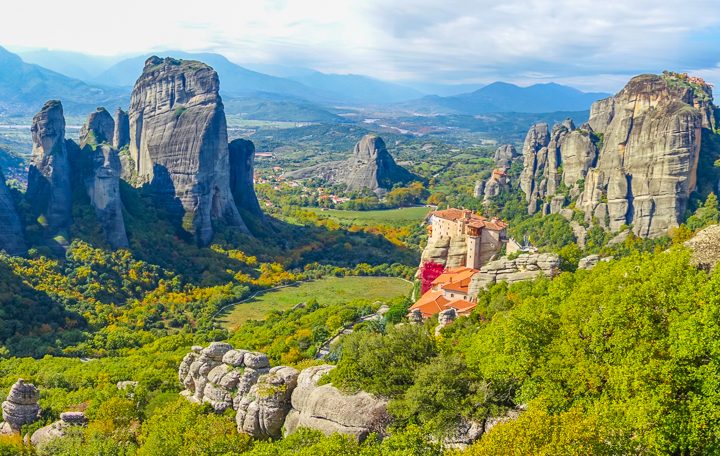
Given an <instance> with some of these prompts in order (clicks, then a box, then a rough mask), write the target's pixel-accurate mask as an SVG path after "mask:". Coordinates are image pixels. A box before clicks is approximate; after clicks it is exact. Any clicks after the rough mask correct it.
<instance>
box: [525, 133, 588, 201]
mask: <svg viewBox="0 0 720 456" xmlns="http://www.w3.org/2000/svg"><path fill="white" fill-rule="evenodd" d="M594 138H595V137H594V136H593V134H592V130H591V129H590V127H589V126H588V125H583V126H582V127H580V128H575V125H574V124H573V122H572V121H571V120H569V119H568V120H566V121H565V122H563V123H562V124H557V125H555V126H553V128H552V129H549V128H548V125H547V124H544V123H541V124H536V125H533V126H532V127H531V128H530V131H529V132H528V134H527V136H526V137H525V144H524V146H523V172H522V174H521V176H520V188H521V189H522V190H523V192H525V197H526V200H527V202H528V213H529V214H534V213H536V212H537V211H539V210H540V211H542V212H543V213H558V212H559V211H560V209H562V207H563V205H564V204H565V202H566V198H568V197H572V196H577V195H578V192H579V189H578V186H579V185H580V184H581V183H582V180H583V179H585V176H586V175H587V172H588V170H589V169H590V168H591V167H592V166H593V165H594V163H595V161H596V159H597V148H596V146H595V142H594Z"/></svg>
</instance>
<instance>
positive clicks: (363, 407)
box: [285, 365, 390, 441]
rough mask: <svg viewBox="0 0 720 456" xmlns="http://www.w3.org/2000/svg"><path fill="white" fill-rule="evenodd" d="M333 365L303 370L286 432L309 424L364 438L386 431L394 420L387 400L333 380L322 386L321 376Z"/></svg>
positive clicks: (330, 432) (323, 430) (325, 429)
mask: <svg viewBox="0 0 720 456" xmlns="http://www.w3.org/2000/svg"><path fill="white" fill-rule="evenodd" d="M333 367H334V366H329V365H323V366H314V367H309V368H307V369H305V370H303V371H302V372H301V373H300V376H299V377H298V381H297V387H296V388H295V391H294V392H293V394H292V410H291V411H290V413H289V414H288V416H287V419H286V420H285V434H286V435H287V434H292V433H293V432H295V430H297V429H298V428H302V427H307V428H311V429H317V430H319V431H321V432H323V433H324V434H327V435H329V434H333V433H335V432H338V433H341V434H346V435H352V436H355V437H356V438H357V439H358V440H361V441H362V440H364V439H365V438H366V437H367V436H368V435H369V434H370V433H373V432H376V433H378V434H380V435H383V434H384V433H385V428H386V427H387V425H388V424H389V421H390V419H389V415H388V413H387V402H386V401H385V400H383V399H379V398H376V397H374V396H372V395H370V394H368V393H366V392H359V393H356V394H344V393H342V392H341V391H340V390H338V389H337V388H335V387H334V386H332V385H330V384H326V385H321V386H318V384H317V382H318V380H320V378H321V377H322V376H323V375H324V374H326V373H327V372H329V371H330V370H331V369H333Z"/></svg>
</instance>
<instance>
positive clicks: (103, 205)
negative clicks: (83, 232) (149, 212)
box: [68, 108, 128, 248]
mask: <svg viewBox="0 0 720 456" xmlns="http://www.w3.org/2000/svg"><path fill="white" fill-rule="evenodd" d="M114 130H115V121H114V120H113V119H112V117H111V116H110V114H109V113H108V112H107V111H106V110H105V109H104V108H98V110H97V111H96V112H94V113H92V114H90V117H89V118H88V120H87V122H86V123H85V125H84V126H83V130H82V131H83V133H81V135H80V137H81V142H80V145H81V147H82V149H81V150H74V151H71V154H70V156H71V159H72V160H73V161H77V163H74V166H73V169H75V170H77V172H78V176H77V177H79V178H81V179H82V181H83V184H84V185H85V192H86V193H87V195H88V197H89V198H90V204H91V205H92V206H93V208H94V210H95V215H96V217H97V219H98V221H99V222H100V226H101V227H102V230H103V233H104V234H105V239H106V240H107V241H108V244H110V246H111V247H112V248H123V247H127V246H128V238H127V233H126V232H125V221H124V219H123V214H122V207H123V205H122V200H121V198H120V176H121V173H122V171H121V163H120V156H119V154H118V151H117V149H115V148H114V147H112V146H111V145H110V142H112V141H113V132H114ZM68 148H73V145H72V144H70V143H69V144H68Z"/></svg>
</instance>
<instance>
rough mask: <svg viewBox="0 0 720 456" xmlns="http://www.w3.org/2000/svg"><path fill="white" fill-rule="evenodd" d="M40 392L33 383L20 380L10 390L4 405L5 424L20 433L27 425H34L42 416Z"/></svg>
mask: <svg viewBox="0 0 720 456" xmlns="http://www.w3.org/2000/svg"><path fill="white" fill-rule="evenodd" d="M39 399H40V391H39V390H38V389H37V388H36V387H35V385H33V384H32V383H25V381H24V380H23V379H20V380H18V381H17V382H15V384H14V385H13V386H12V387H11V388H10V392H9V393H8V395H7V398H6V399H5V401H4V402H3V403H2V416H3V420H4V421H5V423H6V424H7V425H8V426H9V427H10V429H12V431H14V432H19V431H20V428H22V426H23V425H25V424H31V423H34V422H35V421H36V420H37V419H38V416H39V415H40V406H39V405H38V400H39Z"/></svg>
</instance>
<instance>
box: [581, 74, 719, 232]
mask: <svg viewBox="0 0 720 456" xmlns="http://www.w3.org/2000/svg"><path fill="white" fill-rule="evenodd" d="M710 93H711V92H710V88H709V87H707V86H705V87H693V86H691V85H689V84H683V83H682V82H680V81H678V80H676V79H672V78H668V77H664V76H655V75H643V76H638V77H635V78H633V79H632V80H631V81H630V82H629V83H628V84H627V86H625V88H624V89H623V90H622V91H620V93H618V94H617V95H615V96H614V97H611V98H608V99H606V100H601V101H599V102H597V103H595V104H593V106H592V109H591V111H590V126H591V128H592V129H593V131H595V132H596V133H597V134H599V135H602V137H603V147H602V150H601V151H600V155H599V157H598V162H597V166H596V167H595V168H594V169H593V170H592V171H591V173H590V175H589V176H588V178H587V179H586V182H585V188H584V191H583V195H582V197H581V198H580V199H579V200H578V206H579V207H580V208H581V209H582V210H584V211H585V214H586V216H588V214H597V216H598V218H599V219H600V220H603V219H606V220H607V224H608V227H609V228H610V229H611V230H613V231H615V230H617V229H619V228H620V227H621V226H622V225H623V224H633V231H634V232H635V234H637V235H639V236H643V237H652V236H658V235H662V234H665V233H667V230H668V229H669V228H672V227H675V226H678V224H679V223H680V222H681V221H682V219H683V217H684V214H685V209H686V207H687V202H688V198H689V196H690V193H691V192H692V191H693V190H694V189H695V186H696V184H697V166H698V160H699V155H700V147H701V138H702V135H701V133H702V128H703V122H704V119H707V118H709V117H711V116H710V113H709V112H708V111H710V109H711V108H710V107H709V106H707V105H705V104H704V101H703V100H702V98H703V97H705V96H709V94H710Z"/></svg>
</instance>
